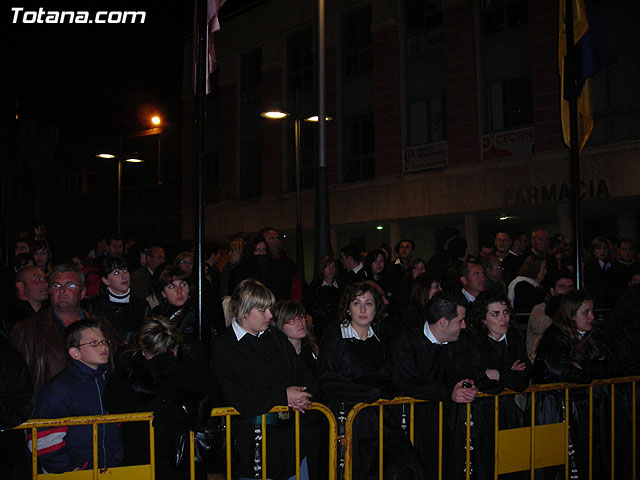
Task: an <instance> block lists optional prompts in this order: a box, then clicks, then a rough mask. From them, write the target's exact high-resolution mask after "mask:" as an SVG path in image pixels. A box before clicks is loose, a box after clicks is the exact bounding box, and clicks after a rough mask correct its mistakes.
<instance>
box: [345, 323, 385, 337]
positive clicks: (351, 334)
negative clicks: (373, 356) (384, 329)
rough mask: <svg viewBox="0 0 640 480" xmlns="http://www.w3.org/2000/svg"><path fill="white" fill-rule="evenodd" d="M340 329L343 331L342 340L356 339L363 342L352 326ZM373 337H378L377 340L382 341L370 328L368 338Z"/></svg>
mask: <svg viewBox="0 0 640 480" xmlns="http://www.w3.org/2000/svg"><path fill="white" fill-rule="evenodd" d="M340 329H341V330H342V338H355V339H356V340H362V339H361V338H360V337H359V336H358V332H356V331H355V329H354V328H353V326H352V325H351V324H349V325H347V326H346V327H344V326H341V327H340ZM371 337H376V339H377V340H380V339H379V338H378V336H377V335H376V334H375V332H374V331H373V328H371V327H369V331H368V332H367V338H371Z"/></svg>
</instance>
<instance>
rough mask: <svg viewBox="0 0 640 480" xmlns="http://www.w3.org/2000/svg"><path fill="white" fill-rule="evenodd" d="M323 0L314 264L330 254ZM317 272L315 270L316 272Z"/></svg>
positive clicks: (321, 9) (321, 7)
mask: <svg viewBox="0 0 640 480" xmlns="http://www.w3.org/2000/svg"><path fill="white" fill-rule="evenodd" d="M325 118H326V110H325V0H318V149H319V151H318V175H317V176H318V180H317V182H318V183H317V185H316V238H315V257H316V258H315V260H316V261H315V264H316V265H317V264H318V260H319V259H320V258H322V257H323V256H325V255H331V246H330V242H329V228H330V227H329V225H330V222H329V183H328V178H327V161H326V135H325ZM316 273H317V272H316Z"/></svg>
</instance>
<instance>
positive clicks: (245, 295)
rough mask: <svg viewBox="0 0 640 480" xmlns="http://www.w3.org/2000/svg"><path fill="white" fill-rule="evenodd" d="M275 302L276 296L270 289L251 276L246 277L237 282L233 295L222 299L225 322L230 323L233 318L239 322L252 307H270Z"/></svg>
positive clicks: (228, 324)
mask: <svg viewBox="0 0 640 480" xmlns="http://www.w3.org/2000/svg"><path fill="white" fill-rule="evenodd" d="M275 303H276V297H275V296H274V295H273V293H272V292H271V290H269V289H268V288H267V287H265V286H264V285H263V284H262V283H260V282H259V281H257V280H254V279H253V278H247V279H246V280H243V281H242V282H240V283H239V284H238V286H237V287H236V288H235V290H234V291H233V295H231V296H230V297H225V298H224V300H223V301H222V308H223V310H224V320H225V324H226V325H227V327H228V326H230V325H231V322H232V321H233V319H234V318H235V319H236V321H238V323H240V322H239V319H241V318H242V317H243V316H244V315H245V314H247V313H249V312H250V311H251V310H252V309H254V308H257V309H261V308H271V307H272V306H273V305H274V304H275Z"/></svg>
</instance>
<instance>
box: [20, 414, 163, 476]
mask: <svg viewBox="0 0 640 480" xmlns="http://www.w3.org/2000/svg"><path fill="white" fill-rule="evenodd" d="M123 422H149V463H148V464H146V465H134V466H130V467H117V468H110V469H107V470H101V469H100V468H99V467H98V425H99V424H104V423H123ZM73 425H91V426H92V427H93V435H92V437H93V440H92V441H93V468H92V469H91V470H83V471H77V472H67V473H63V474H53V473H44V474H43V473H41V474H38V453H37V452H38V428H51V427H63V426H65V427H68V426H73ZM15 429H31V442H32V446H31V450H32V452H31V467H32V478H33V480H36V479H38V480H47V479H59V478H62V476H64V478H65V480H66V479H74V480H75V479H77V480H89V479H93V480H98V478H110V479H117V480H146V479H149V480H154V479H155V449H154V439H155V436H154V429H153V414H152V413H151V412H145V413H126V414H118V415H92V416H87V417H65V418H54V419H32V420H27V421H26V422H24V423H23V424H22V425H19V426H17V427H16V428H15Z"/></svg>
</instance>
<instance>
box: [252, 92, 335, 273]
mask: <svg viewBox="0 0 640 480" xmlns="http://www.w3.org/2000/svg"><path fill="white" fill-rule="evenodd" d="M296 103H297V101H296ZM260 116H261V117H263V118H267V119H270V120H281V119H283V118H287V117H290V116H291V114H290V113H289V112H285V111H282V110H269V111H266V112H262V113H261V114H260ZM302 120H304V121H305V122H317V121H318V116H317V115H314V116H311V117H307V118H304V119H301V118H299V117H298V116H297V115H296V116H295V117H293V125H294V127H293V131H294V142H295V151H296V156H295V159H296V263H297V265H298V269H299V271H300V275H301V276H302V279H303V281H304V242H303V241H302V206H301V198H300V122H301V121H302ZM325 120H326V121H330V120H331V117H325Z"/></svg>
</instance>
